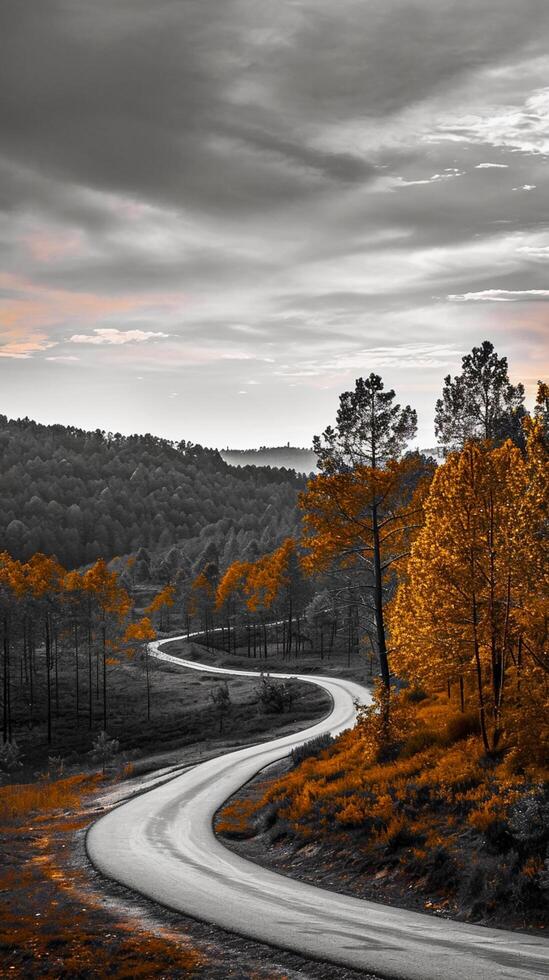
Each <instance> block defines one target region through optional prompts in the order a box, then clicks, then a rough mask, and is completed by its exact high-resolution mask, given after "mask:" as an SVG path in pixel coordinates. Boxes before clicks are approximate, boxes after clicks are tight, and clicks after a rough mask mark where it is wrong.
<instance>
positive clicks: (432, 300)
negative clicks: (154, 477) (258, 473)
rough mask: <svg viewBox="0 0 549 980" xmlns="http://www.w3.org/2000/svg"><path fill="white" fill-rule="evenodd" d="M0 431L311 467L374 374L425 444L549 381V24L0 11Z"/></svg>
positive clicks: (451, 14)
mask: <svg viewBox="0 0 549 980" xmlns="http://www.w3.org/2000/svg"><path fill="white" fill-rule="evenodd" d="M0 38H1V40H0V48H1V50H0V91H1V92H2V100H1V109H0V132H1V134H2V139H1V142H0V412H2V413H3V414H6V415H8V416H12V417H17V416H30V417H32V418H36V419H38V420H39V421H43V422H62V423H65V424H73V425H77V426H80V427H83V428H103V429H106V430H110V431H120V432H124V433H130V432H144V431H150V432H153V433H155V434H157V435H163V436H167V437H168V438H171V439H182V438H184V439H190V440H192V441H194V442H200V443H202V444H204V445H210V446H218V447H224V446H232V447H235V448H238V447H240V448H244V447H249V446H258V445H280V444H285V443H286V442H290V443H292V444H293V445H303V446H307V445H310V443H311V439H312V436H313V435H314V434H315V433H319V432H320V431H322V430H323V429H324V428H325V426H326V425H328V424H329V423H331V422H333V420H334V417H335V412H336V409H337V403H338V396H339V394H340V392H342V391H344V390H347V389H349V388H350V387H352V386H353V385H354V380H355V378H357V377H358V376H359V375H367V374H369V373H370V372H371V371H375V372H376V373H378V374H381V376H382V377H383V379H384V381H385V384H386V386H387V387H392V388H394V389H395V390H396V392H397V397H398V401H400V402H401V403H403V404H407V403H410V404H411V405H412V406H414V407H415V408H417V410H418V415H419V432H418V442H419V444H420V445H422V446H425V447H428V446H432V445H433V444H434V434H433V413H434V403H435V400H436V398H437V396H438V395H439V394H440V390H441V387H442V380H443V377H444V375H446V374H448V373H451V374H455V373H458V372H459V369H460V365H461V357H462V356H463V354H464V353H466V352H467V351H469V350H470V349H471V348H472V347H473V346H474V345H475V344H479V343H480V342H481V341H482V340H484V339H489V340H491V341H492V342H493V343H494V345H495V347H496V349H497V350H498V352H499V353H500V354H505V355H506V356H507V357H508V360H509V368H510V375H511V379H512V380H514V381H517V380H522V381H523V382H524V383H525V384H526V386H527V391H528V397H529V401H530V402H531V401H532V394H533V391H534V388H535V383H536V381H537V379H538V378H539V377H542V376H543V375H544V373H545V375H547V373H548V370H547V369H548V361H549V353H548V350H549V343H548V340H549V276H548V275H547V272H548V270H549V55H548V54H547V52H548V51H549V3H547V0H521V2H520V3H517V2H516V0H337V3H334V0H277V2H268V0H262V2H259V0H155V2H154V3H150V2H149V0H146V2H145V0H3V2H2V5H1V7H0Z"/></svg>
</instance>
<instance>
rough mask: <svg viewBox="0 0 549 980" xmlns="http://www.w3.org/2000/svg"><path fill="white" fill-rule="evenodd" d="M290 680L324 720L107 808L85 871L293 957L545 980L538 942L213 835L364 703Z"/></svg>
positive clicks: (348, 691)
mask: <svg viewBox="0 0 549 980" xmlns="http://www.w3.org/2000/svg"><path fill="white" fill-rule="evenodd" d="M174 639H185V637H178V638H174ZM167 642H169V641H163V642H160V643H159V642H157V643H154V644H151V653H152V654H153V655H155V656H158V657H159V658H160V659H163V660H168V661H170V662H173V663H178V664H181V665H182V666H184V667H187V668H192V669H195V670H200V671H202V672H210V673H223V674H239V675H248V674H255V672H254V671H239V670H221V669H220V668H217V667H211V666H206V665H204V664H199V663H196V662H194V661H188V660H182V659H181V658H179V657H172V656H170V655H169V654H167V653H165V652H164V651H163V650H161V649H159V647H164V646H166V644H167ZM273 676H275V675H273ZM276 676H277V677H281V678H289V677H296V676H299V675H295V674H277V675H276ZM299 679H300V680H304V681H310V682H312V683H315V684H319V685H320V686H321V687H323V688H324V689H325V690H326V691H328V693H329V694H330V695H331V697H332V700H333V710H332V712H331V714H330V715H329V716H328V717H326V718H325V719H323V720H322V721H321V722H319V723H318V724H316V725H313V726H312V727H310V728H308V729H306V730H304V731H301V732H298V733H296V734H293V735H288V736H285V737H284V738H277V739H275V740H274V741H272V742H267V743H263V744H261V745H256V746H251V747H250V746H248V747H246V748H243V749H239V750H237V751H236V752H230V753H228V754H226V755H223V756H220V757H218V758H215V759H210V760H209V761H207V762H204V763H201V764H200V765H197V766H195V767H194V768H192V769H190V770H188V771H186V772H184V773H183V774H182V775H180V776H177V777H176V778H174V779H173V780H170V781H169V782H167V783H163V784H162V785H160V786H157V787H155V788H153V789H151V790H150V791H149V792H147V793H145V794H143V795H141V796H137V797H135V798H133V799H131V800H129V801H128V802H127V803H124V804H122V805H121V806H119V807H117V808H116V809H114V810H111V812H110V813H108V814H106V816H104V817H102V818H101V819H100V820H98V821H97V822H96V823H95V824H94V825H93V826H92V827H91V828H90V830H89V832H88V837H87V850H88V855H89V857H90V859H91V861H92V863H93V864H94V865H95V867H96V868H97V869H98V870H99V871H101V872H102V873H103V874H104V875H106V876H107V877H109V878H112V879H115V880H116V881H119V882H121V883H122V884H124V885H126V886H127V887H129V888H132V889H134V890H135V891H136V892H139V893H140V894H142V895H145V896H147V897H148V898H150V899H153V900H154V901H156V902H159V903H160V904H161V905H164V906H167V907H168V908H171V909H175V910H176V911H180V912H183V913H185V914H187V915H190V916H193V917H194V918H197V919H201V920H205V921H207V922H211V923H214V924H216V925H218V926H221V927H222V928H224V929H227V930H229V931H232V932H235V933H239V934H241V935H243V936H249V937H251V938H253V939H256V940H260V941H262V942H266V943H269V944H271V945H273V946H278V947H281V948H283V949H289V950H292V951H294V952H297V953H300V954H301V955H303V956H309V957H312V958H313V959H318V960H322V961H325V962H332V963H337V964H340V965H344V966H348V967H354V968H355V969H362V970H364V971H367V972H372V973H376V974H379V975H380V976H383V977H387V978H394V977H396V978H399V980H404V978H405V980H494V978H500V977H501V978H506V980H541V978H542V977H545V978H547V977H549V941H548V940H546V939H543V938H541V937H538V936H531V935H527V934H525V933H515V932H508V931H504V930H498V929H487V928H484V927H482V926H473V925H467V924H465V923H460V922H453V921H451V920H446V919H439V918H435V917H433V916H429V915H422V914H420V913H417V912H409V911H407V910H405V909H397V908H391V907H389V906H385V905H378V904H376V903H374V902H368V901H363V900H361V899H357V898H351V897H348V896H346V895H339V894H337V893H335V892H331V891H328V890H326V889H322V888H317V887H314V886H313V885H308V884H304V883H302V882H299V881H295V880H292V879H290V878H286V877H284V876H283V875H279V874H276V873H275V872H272V871H268V870H266V869H265V868H262V867H259V866H258V865H256V864H253V863H252V862H250V861H246V860H244V859H243V858H241V857H239V856H238V855H236V854H234V853H233V852H231V851H229V850H227V849H226V848H225V847H224V846H223V844H221V842H220V841H219V840H218V839H217V838H216V837H215V835H214V833H213V829H212V819H213V816H214V814H215V812H216V811H217V810H218V809H219V807H220V806H221V805H222V804H223V803H224V802H225V800H226V799H227V797H229V796H230V795H231V794H233V793H234V792H235V791H236V790H237V789H239V787H240V786H242V785H243V784H244V783H245V782H247V781H248V780H249V779H251V778H252V777H253V776H254V775H255V774H256V773H257V772H259V771H260V770H261V769H262V768H264V767H265V766H267V765H269V764H270V763H273V762H275V761H276V760H278V759H280V758H283V757H284V756H286V755H287V754H288V753H289V752H290V751H291V749H292V748H293V747H294V746H296V745H298V744H300V743H301V742H304V741H308V740H309V739H311V738H314V737H315V736H316V735H320V734H322V733H324V732H331V733H333V734H335V733H337V732H341V731H343V730H344V729H345V728H348V727H349V726H351V725H352V724H353V722H354V717H355V708H354V701H355V700H356V699H358V700H359V701H360V702H361V703H366V702H367V701H368V700H369V694H368V692H367V690H366V689H365V688H363V687H361V686H360V685H358V684H355V683H353V682H351V681H348V680H338V679H334V678H331V677H317V676H315V677H314V679H313V678H312V677H310V676H300V677H299Z"/></svg>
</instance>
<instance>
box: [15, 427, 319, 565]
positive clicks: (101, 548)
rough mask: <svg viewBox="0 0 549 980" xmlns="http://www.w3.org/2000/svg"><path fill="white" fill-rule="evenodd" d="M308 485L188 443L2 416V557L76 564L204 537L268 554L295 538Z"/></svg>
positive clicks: (291, 474)
mask: <svg viewBox="0 0 549 980" xmlns="http://www.w3.org/2000/svg"><path fill="white" fill-rule="evenodd" d="M304 485H305V479H304V477H300V476H296V474H295V473H294V472H293V471H289V470H276V469H269V468H267V467H265V468H256V467H252V466H247V467H243V468H238V469H235V468H233V467H231V466H229V465H228V464H227V463H225V462H224V461H223V459H222V458H221V456H220V454H219V453H218V452H217V450H209V449H204V448H202V447H201V446H198V445H193V444H191V443H187V442H185V441H182V442H180V443H172V442H169V441H167V440H166V439H160V438H157V437H155V436H152V435H134V436H122V435H120V434H119V433H116V434H112V433H105V432H101V431H99V430H96V431H95V432H85V431H83V430H81V429H76V428H73V427H71V426H63V425H40V424H38V423H36V422H33V421H31V420H29V419H18V420H8V419H7V418H6V417H5V416H0V551H2V550H7V551H9V552H10V553H11V554H12V555H13V556H14V557H15V558H19V559H22V560H26V559H28V558H29V557H30V555H32V554H33V553H34V552H36V551H43V552H45V553H46V554H55V555H56V556H57V558H58V559H59V560H60V561H61V562H62V563H63V564H64V565H65V566H67V567H75V566H78V565H81V564H85V563H87V562H91V561H94V560H95V559H96V558H98V557H103V558H105V559H107V560H108V559H110V558H112V557H114V556H115V555H122V554H128V553H130V552H133V551H135V550H137V549H138V548H140V547H145V548H148V549H149V550H155V549H159V548H160V549H165V548H168V547H170V546H171V545H173V544H177V543H183V542H184V541H189V539H196V538H197V537H198V538H199V539H200V540H201V542H202V543H203V545H204V546H206V545H207V544H208V542H209V541H212V540H213V541H215V543H216V545H217V546H218V547H219V545H221V544H223V543H227V542H229V544H230V542H232V547H233V550H234V551H235V555H234V557H236V553H238V554H239V555H241V554H242V552H243V551H244V552H245V551H246V549H247V548H250V549H251V551H252V553H257V552H258V551H259V552H262V551H268V550H270V549H272V548H273V546H275V547H276V545H277V544H279V543H280V541H281V540H283V538H285V537H286V536H288V535H289V534H292V533H294V531H295V528H296V524H297V521H298V516H297V509H296V495H297V491H298V490H299V489H300V488H302V487H303V486H304ZM195 550H196V549H195ZM228 557H229V558H231V557H233V556H228Z"/></svg>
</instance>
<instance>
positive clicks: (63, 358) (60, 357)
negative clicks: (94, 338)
mask: <svg viewBox="0 0 549 980" xmlns="http://www.w3.org/2000/svg"><path fill="white" fill-rule="evenodd" d="M79 360H80V358H79V357H74V356H73V355H72V354H56V355H53V356H52V357H46V361H62V362H65V361H66V362H67V363H72V362H73V361H79Z"/></svg>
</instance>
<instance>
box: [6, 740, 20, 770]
mask: <svg viewBox="0 0 549 980" xmlns="http://www.w3.org/2000/svg"><path fill="white" fill-rule="evenodd" d="M21 758H22V756H21V750H20V748H19V746H18V744H17V742H16V741H15V739H14V740H13V741H12V742H5V743H4V745H2V746H1V747H0V772H14V771H15V770H16V769H21V767H22V765H23V763H22V762H21Z"/></svg>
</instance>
